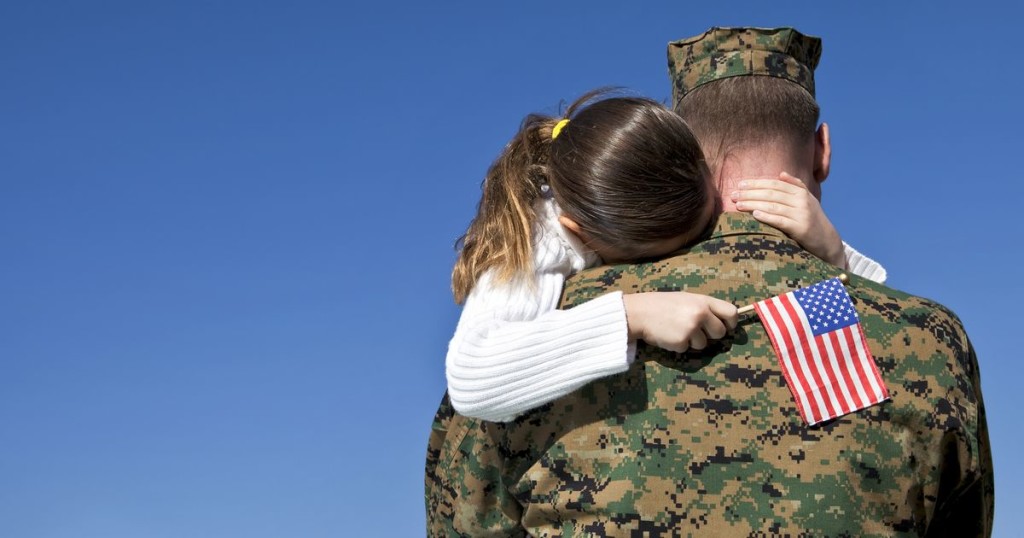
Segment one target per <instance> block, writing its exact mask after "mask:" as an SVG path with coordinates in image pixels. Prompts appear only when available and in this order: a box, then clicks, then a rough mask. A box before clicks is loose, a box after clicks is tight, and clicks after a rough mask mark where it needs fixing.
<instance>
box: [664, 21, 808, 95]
mask: <svg viewBox="0 0 1024 538" xmlns="http://www.w3.org/2000/svg"><path fill="white" fill-rule="evenodd" d="M819 59H821V39H820V38H817V37H813V36H807V35H804V34H801V33H800V32H798V31H796V30H794V29H792V28H712V29H710V30H708V31H707V32H704V33H703V34H701V35H699V36H696V37H690V38H686V39H680V40H679V41H672V42H670V43H669V44H668V73H669V78H671V79H672V104H673V105H678V104H679V100H680V99H682V98H683V96H684V95H686V94H687V93H689V92H691V91H693V90H694V89H695V88H697V87H698V86H700V85H701V84H706V83H708V82H711V81H713V80H719V79H723V78H728V77H735V76H740V75H767V76H772V77H779V78H784V79H787V80H790V81H792V82H795V83H797V84H799V85H801V86H803V87H804V89H806V90H807V91H809V92H811V95H814V68H816V67H817V66H818V60H819Z"/></svg>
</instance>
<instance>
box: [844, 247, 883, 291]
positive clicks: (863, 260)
mask: <svg viewBox="0 0 1024 538" xmlns="http://www.w3.org/2000/svg"><path fill="white" fill-rule="evenodd" d="M843 252H844V254H846V267H847V268H848V269H849V271H850V272H851V273H853V274H855V275H857V276H861V277H864V278H866V279H868V280H872V281H874V282H878V283H879V284H885V279H886V278H888V276H889V274H888V272H887V271H886V270H885V267H882V264H880V263H878V262H876V261H875V260H872V259H871V258H868V257H867V256H865V255H863V254H861V253H860V252H857V250H856V249H854V248H853V247H851V246H850V245H848V244H847V243H846V241H843Z"/></svg>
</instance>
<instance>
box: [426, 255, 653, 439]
mask: <svg viewBox="0 0 1024 538" xmlns="http://www.w3.org/2000/svg"><path fill="white" fill-rule="evenodd" d="M489 276H490V275H485V276H484V277H483V278H481V279H480V281H479V282H478V283H477V285H476V287H474V289H473V292H472V293H471V294H470V296H469V297H468V298H467V299H466V304H465V306H464V307H463V311H462V317H461V318H460V319H459V324H458V327H457V328H456V330H455V336H454V337H453V338H452V340H451V342H450V343H449V345H448V356H447V358H446V367H447V377H448V395H449V397H450V398H451V402H452V405H453V406H454V407H455V409H456V410H457V411H458V412H459V413H462V414H463V415H466V416H471V417H477V418H482V419H485V420H491V421H503V420H511V419H513V418H515V417H516V416H517V415H519V414H521V413H523V412H525V411H527V410H529V409H533V408H535V407H538V406H540V405H543V404H545V403H547V402H550V401H552V400H554V399H556V398H558V397H560V396H564V395H566V394H568V393H570V392H572V391H574V390H576V389H578V388H579V387H582V386H583V385H585V384H586V383H588V382H590V381H592V380H594V379H598V378H600V377H604V376H608V375H612V374H616V373H619V372H624V371H626V370H627V369H628V368H629V365H630V363H631V362H632V360H633V355H634V344H633V343H632V342H631V341H630V340H629V331H628V325H627V322H626V310H625V307H624V305H623V302H622V293H621V292H615V293H609V294H607V295H603V296H601V297H598V298H596V299H594V300H592V301H588V302H586V303H583V304H581V305H579V306H577V307H575V308H573V309H571V310H556V309H555V307H556V306H557V303H558V300H559V298H560V296H561V292H562V284H563V282H564V280H565V275H562V274H558V273H551V272H548V273H541V274H538V275H537V278H536V280H535V282H534V284H535V287H533V288H531V286H530V285H529V284H528V283H525V282H521V283H516V284H509V285H493V284H492V283H491V279H490V278H489Z"/></svg>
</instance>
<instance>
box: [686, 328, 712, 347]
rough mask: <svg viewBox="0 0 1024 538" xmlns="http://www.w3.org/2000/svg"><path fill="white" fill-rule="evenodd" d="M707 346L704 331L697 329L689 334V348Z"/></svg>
mask: <svg viewBox="0 0 1024 538" xmlns="http://www.w3.org/2000/svg"><path fill="white" fill-rule="evenodd" d="M706 347H708V337H707V336H705V335H704V331H702V330H700V329H697V330H696V331H693V334H691V335H690V349H696V350H698V351H699V350H701V349H704V348H706Z"/></svg>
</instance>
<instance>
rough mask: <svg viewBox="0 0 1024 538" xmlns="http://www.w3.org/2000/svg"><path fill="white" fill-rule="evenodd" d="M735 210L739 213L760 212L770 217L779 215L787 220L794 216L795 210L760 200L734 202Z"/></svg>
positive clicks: (780, 204)
mask: <svg viewBox="0 0 1024 538" xmlns="http://www.w3.org/2000/svg"><path fill="white" fill-rule="evenodd" d="M736 209H739V210H740V211H748V212H749V211H761V212H763V213H769V214H772V215H781V216H784V217H787V218H793V217H794V216H795V213H796V211H795V209H794V208H793V207H790V206H788V205H785V204H782V203H778V202H762V201H761V200H740V201H739V202H736Z"/></svg>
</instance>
